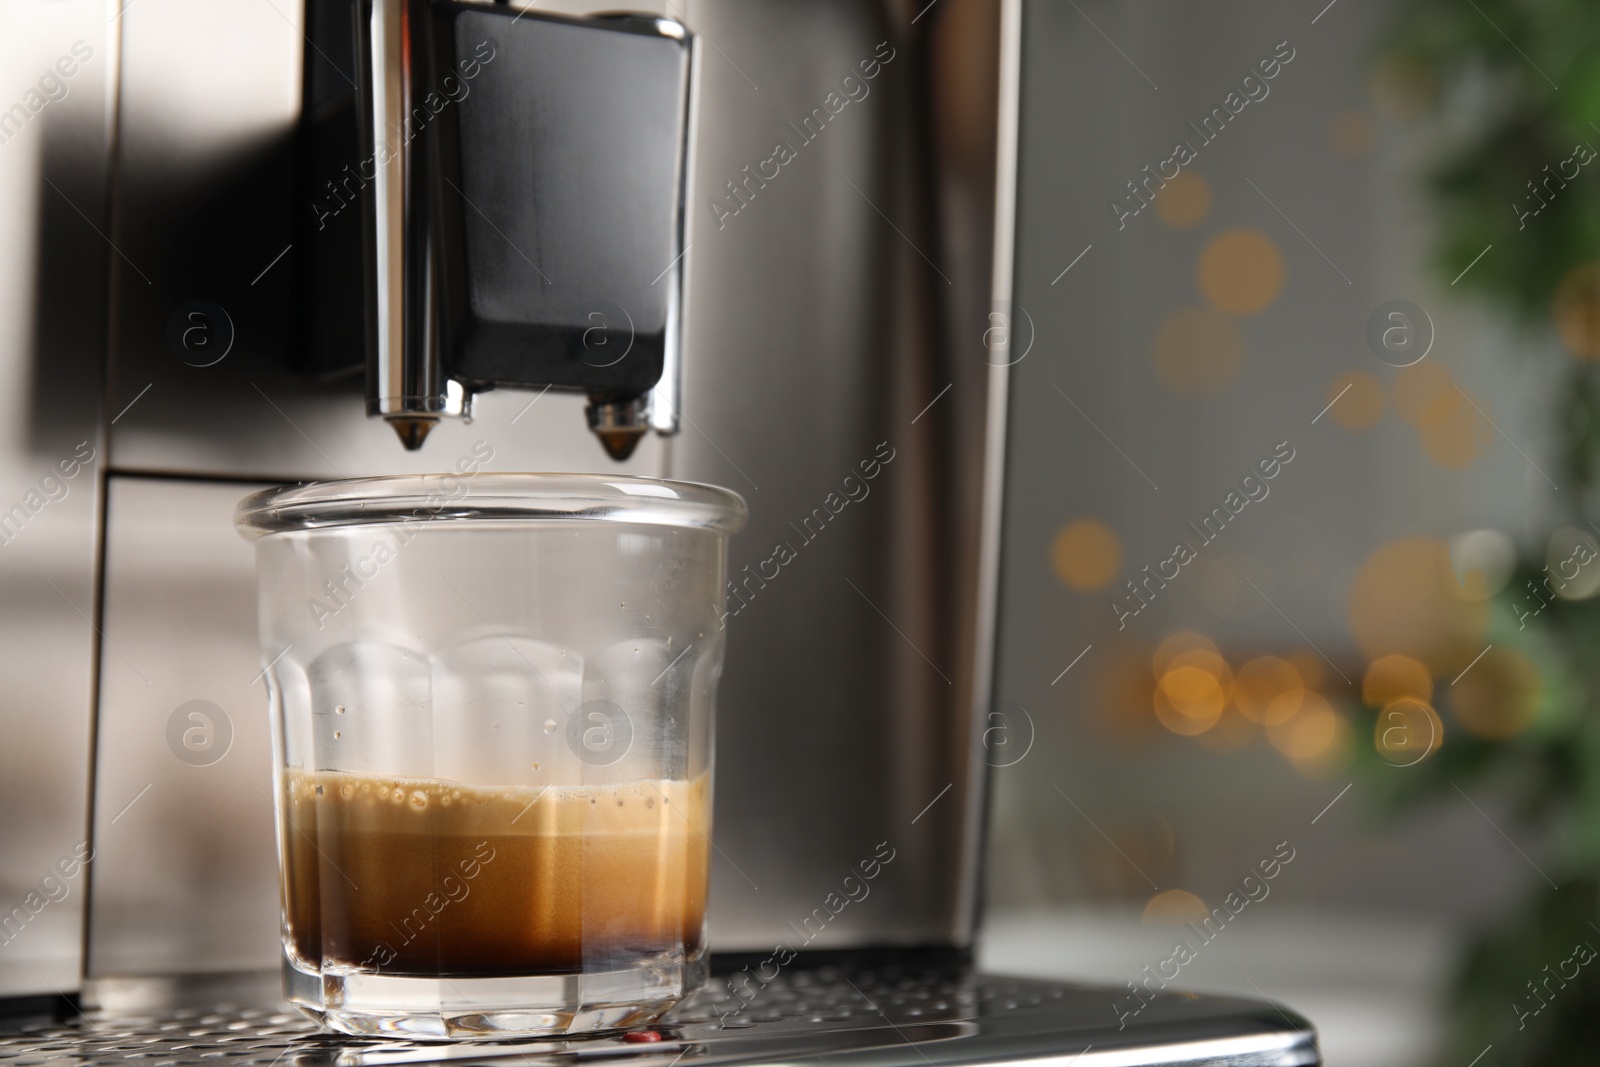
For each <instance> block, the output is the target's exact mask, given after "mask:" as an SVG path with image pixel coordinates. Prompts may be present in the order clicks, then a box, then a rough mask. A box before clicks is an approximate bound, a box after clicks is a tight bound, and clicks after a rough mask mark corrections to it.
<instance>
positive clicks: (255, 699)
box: [85, 476, 278, 978]
mask: <svg viewBox="0 0 1600 1067" xmlns="http://www.w3.org/2000/svg"><path fill="white" fill-rule="evenodd" d="M255 488H258V486H255V485H250V484H244V483H221V484H208V483H204V482H189V481H172V480H167V479H155V478H129V477H121V476H113V477H112V478H111V479H110V486H109V490H108V493H107V498H106V517H107V531H108V533H107V540H106V549H105V613H104V621H103V626H102V628H103V630H104V632H105V641H104V643H103V645H102V651H101V664H100V686H101V689H100V716H99V737H98V739H97V752H98V764H97V766H96V768H95V775H96V789H95V810H94V842H95V861H94V881H93V886H92V892H93V897H92V905H91V906H92V909H93V922H92V923H91V924H90V927H89V944H88V963H87V966H86V968H85V970H86V972H87V974H88V975H89V976H90V977H91V978H93V977H99V976H105V975H123V974H183V973H194V972H203V971H223V970H244V969H251V968H270V967H274V966H276V965H277V960H278V888H277V887H278V875H277V857H276V854H275V852H274V846H273V841H274V831H273V807H272V799H271V798H272V743H271V735H270V732H269V730H268V723H267V702H266V690H265V688H264V686H263V684H262V683H261V681H260V680H259V674H260V670H261V663H260V654H259V652H258V645H257V641H256V584H255V555H254V551H253V549H252V547H251V545H250V544H249V543H248V542H246V541H245V540H244V539H243V538H241V537H240V536H239V535H238V534H237V533H235V532H234V529H233V507H234V505H235V504H237V503H238V502H239V500H240V499H241V498H242V497H244V495H245V494H246V493H248V492H250V491H251V490H253V489H255ZM193 700H205V701H210V702H211V703H213V704H215V705H216V706H217V707H218V708H220V709H221V710H222V714H223V716H224V717H225V719H217V717H216V716H212V718H213V719H216V721H215V722H213V723H212V726H213V728H214V733H213V734H212V735H211V737H210V739H209V741H210V744H211V746H212V747H210V748H209V749H207V748H206V746H205V742H207V740H208V739H207V738H206V737H205V736H204V735H203V734H202V735H195V736H194V738H193V741H194V744H195V748H196V754H194V755H190V757H189V760H188V761H186V760H185V759H183V758H180V756H179V755H178V752H177V750H176V749H174V748H173V747H172V745H171V744H169V735H168V731H169V722H170V721H171V720H172V719H173V717H174V715H175V713H176V712H177V711H178V709H179V708H180V707H181V706H182V705H184V704H186V703H188V702H189V701H193ZM178 717H179V719H180V723H181V728H182V729H189V728H191V727H192V726H199V727H202V728H203V727H204V724H203V723H198V722H193V721H192V720H189V719H188V715H187V713H185V714H183V715H180V716H178ZM224 722H225V723H226V726H225V727H224ZM224 733H227V734H229V735H231V739H230V740H229V741H228V742H227V747H225V748H223V747H222V746H223V744H224ZM219 751H220V753H221V754H220V755H218V752H219ZM213 757H216V758H215V759H214V761H212V758H213ZM206 761H211V762H206Z"/></svg>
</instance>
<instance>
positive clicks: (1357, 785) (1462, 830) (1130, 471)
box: [984, 0, 1600, 1065]
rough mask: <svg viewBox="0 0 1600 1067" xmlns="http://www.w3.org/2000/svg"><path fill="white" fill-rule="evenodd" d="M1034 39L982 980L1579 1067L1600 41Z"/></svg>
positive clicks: (1561, 15) (1591, 27) (1427, 14)
mask: <svg viewBox="0 0 1600 1067" xmlns="http://www.w3.org/2000/svg"><path fill="white" fill-rule="evenodd" d="M1026 26H1027V32H1026V36H1025V44H1024V61H1023V99H1022V134H1021V163H1020V191H1019V207H1018V213H1019V218H1018V226H1017V231H1018V259H1017V275H1016V279H1017V284H1016V304H1017V307H1016V309H1015V316H1014V320H1013V329H1014V330H1016V331H1018V332H1017V335H1016V336H1014V337H1013V344H1014V345H1015V346H1018V348H1019V350H1020V346H1023V345H1024V344H1025V343H1026V341H1029V340H1031V348H1029V349H1028V350H1027V354H1026V355H1025V356H1024V357H1022V359H1021V362H1020V363H1018V364H1017V366H1016V367H1015V368H1014V372H1013V373H1014V374H1015V378H1014V379H1013V382H1014V386H1015V390H1014V393H1013V398H1014V399H1013V409H1012V412H1013V415H1012V417H1013V423H1012V429H1011V433H1012V437H1011V447H1010V451H1009V457H1008V458H1009V462H1010V471H1009V484H1008V500H1007V507H1006V515H1005V538H1006V539H1005V548H1004V564H1003V566H1004V579H1003V593H1002V607H1001V641H1000V666H999V669H1000V682H999V695H1000V697H1001V698H1003V700H1005V701H1008V702H1009V704H1007V705H1003V706H1002V707H1001V709H1000V710H1001V713H1002V714H1001V715H1000V716H998V717H992V718H993V722H994V731H993V736H992V738H991V740H992V741H993V742H996V743H997V744H992V745H991V751H992V752H997V753H998V752H1008V754H1007V755H1005V756H1004V757H1003V758H1001V757H996V758H994V759H992V761H991V762H993V763H996V764H1007V763H1010V765H1009V766H1001V768H1000V769H998V770H997V771H996V772H995V775H996V778H995V787H994V792H993V799H992V811H991V822H990V838H989V846H988V847H989V853H988V855H989V866H988V870H987V883H986V884H987V896H986V900H987V912H986V914H987V926H986V940H985V942H984V958H985V962H986V963H987V965H989V966H991V967H1003V968H1007V969H1012V970H1018V971H1022V970H1027V971H1031V972H1033V973H1056V974H1060V973H1072V974H1078V975H1085V976H1093V977H1096V978H1102V979H1104V980H1106V981H1109V982H1116V983H1121V982H1128V981H1137V980H1139V979H1140V978H1141V977H1142V975H1143V974H1144V973H1148V972H1145V971H1144V970H1143V969H1144V968H1146V967H1147V966H1148V967H1150V968H1151V969H1152V970H1153V969H1155V968H1156V966H1157V965H1158V964H1161V963H1162V961H1165V960H1168V959H1169V957H1171V956H1172V955H1173V952H1174V947H1175V944H1176V943H1177V942H1179V941H1182V942H1185V943H1187V944H1188V945H1189V946H1190V947H1191V948H1193V949H1194V958H1193V959H1192V960H1191V961H1187V962H1184V963H1183V964H1182V967H1181V975H1182V977H1181V979H1180V980H1179V982H1180V983H1181V984H1183V985H1185V986H1187V987H1189V988H1194V989H1209V990H1227V991H1231V992H1236V993H1244V994H1251V993H1256V992H1261V991H1270V992H1271V994H1272V995H1273V996H1275V997H1278V998H1280V999H1282V1000H1284V1001H1285V1002H1287V1003H1289V1004H1292V1005H1293V1006H1295V1007H1296V1008H1298V1009H1299V1010H1301V1011H1302V1012H1304V1013H1305V1014H1306V1015H1307V1016H1308V1017H1310V1018H1312V1019H1314V1020H1315V1021H1316V1022H1317V1024H1318V1027H1319V1030H1320V1032H1321V1035H1322V1040H1323V1047H1324V1050H1325V1052H1326V1055H1327V1059H1328V1061H1329V1062H1330V1063H1335V1064H1337V1063H1341V1062H1344V1063H1365V1064H1394V1065H1400V1064H1430V1063H1460V1064H1466V1063H1468V1062H1475V1061H1474V1057H1477V1056H1479V1055H1481V1054H1483V1053H1484V1051H1485V1049H1486V1047H1487V1046H1490V1045H1492V1046H1493V1050H1492V1051H1491V1052H1489V1053H1488V1058H1486V1059H1484V1061H1483V1062H1485V1063H1569V1062H1570V1063H1576V1062H1584V1061H1585V1060H1584V1058H1585V1057H1588V1056H1591V1055H1592V1052H1591V1051H1588V1050H1590V1049H1592V1048H1593V1044H1592V1042H1593V1039H1594V1036H1595V1034H1594V1028H1595V1026H1596V1025H1597V1024H1596V1022H1595V1021H1594V1020H1595V1018H1596V1016H1595V1013H1594V1012H1593V1006H1594V1004H1595V1003H1596V998H1597V996H1600V982H1597V980H1596V978H1595V972H1594V971H1593V969H1590V968H1586V967H1583V966H1582V962H1583V960H1584V957H1585V952H1584V951H1583V949H1582V948H1581V947H1580V946H1583V945H1587V946H1593V945H1596V944H1600V930H1597V929H1596V928H1595V926H1594V925H1593V923H1594V921H1595V917H1596V914H1597V909H1596V903H1597V901H1596V886H1597V875H1600V852H1597V850H1596V845H1597V844H1600V841H1597V839H1596V830H1595V828H1596V826H1600V823H1597V821H1596V819H1595V818H1594V815H1595V813H1596V809H1595V805H1596V802H1597V800H1600V797H1597V796H1596V792H1595V789H1596V787H1595V783H1596V781H1600V778H1597V775H1596V773H1595V771H1596V770H1597V769H1600V768H1597V766H1596V765H1597V762H1600V747H1597V741H1600V737H1597V734H1596V731H1595V727H1594V716H1593V712H1592V701H1593V695H1592V694H1593V688H1594V687H1593V682H1594V677H1593V674H1594V668H1593V659H1594V657H1593V655H1592V647H1593V637H1594V635H1595V632H1596V626H1597V622H1600V619H1597V613H1596V611H1595V607H1594V605H1595V601H1594V600H1593V599H1592V598H1593V597H1594V596H1595V594H1596V593H1597V592H1600V563H1595V562H1593V561H1594V560H1595V558H1596V555H1597V549H1600V544H1597V533H1600V531H1597V530H1596V528H1595V527H1594V525H1593V524H1592V523H1591V522H1590V518H1589V517H1590V514H1591V510H1590V509H1589V507H1588V504H1589V497H1590V496H1591V485H1592V482H1593V480H1594V477H1595V463H1596V459H1597V458H1600V452H1597V442H1600V437H1597V434H1600V426H1597V424H1596V422H1595V414H1596V412H1597V405H1596V387H1595V363H1594V362H1593V361H1594V360H1595V359H1596V358H1597V357H1600V303H1597V301H1600V288H1597V279H1600V266H1597V265H1596V263H1595V260H1596V256H1597V245H1596V237H1597V231H1600V208H1597V200H1596V195H1595V191H1594V185H1593V182H1594V180H1595V179H1594V178H1593V175H1592V173H1591V170H1592V168H1588V167H1587V166H1586V165H1585V163H1584V162H1583V161H1584V160H1585V159H1589V160H1592V159H1593V158H1594V155H1595V153H1594V149H1593V147H1590V146H1594V145H1597V144H1600V129H1597V128H1596V127H1595V125H1594V124H1593V122H1592V121H1591V120H1595V119H1597V118H1600V63H1596V61H1595V60H1594V57H1593V50H1592V47H1590V46H1591V45H1592V44H1593V42H1594V41H1595V40H1596V34H1597V33H1600V15H1597V13H1596V11H1595V9H1594V7H1593V5H1582V4H1578V3H1569V2H1563V0H1543V2H1508V0H1476V2H1472V3H1464V4H1458V3H1434V2H1430V0H1407V2H1402V3H1391V4H1365V3H1358V2H1355V0H1335V2H1334V3H1327V0H1307V2H1298V0H1297V2H1296V3H1293V4H1279V3H1252V2H1232V0H1230V2H1223V3H1200V4H1184V5H1172V4H1158V3H1153V2H1139V0H1116V2H1110V0H1071V2H1066V3H1056V2H1043V0H1039V2H1033V3H1029V4H1028V5H1027V7H1026ZM1291 56H1292V58H1289V57H1291ZM1264 60H1265V61H1269V62H1268V65H1267V66H1259V64H1261V63H1262V61H1264ZM1264 73H1268V74H1271V75H1272V76H1271V77H1270V78H1265V77H1262V75H1263V74H1264ZM1252 74H1253V75H1255V77H1254V78H1249V79H1247V76H1248V75H1252ZM1230 94H1234V95H1231V96H1230ZM1213 109H1220V110H1219V111H1218V112H1217V116H1216V117H1212V118H1211V121H1210V124H1209V126H1207V125H1206V124H1205V120H1206V119H1207V117H1208V116H1212V115H1213ZM1178 142H1186V143H1187V145H1188V146H1189V147H1190V148H1191V149H1192V150H1193V151H1192V155H1189V156H1188V158H1187V161H1186V160H1185V159H1184V158H1183V156H1182V155H1178V156H1176V157H1175V145H1176V144H1177V143H1178ZM1175 164H1181V166H1177V165H1175ZM1174 170H1177V171H1178V174H1177V176H1176V177H1173V171H1174ZM1163 179H1170V180H1163ZM1130 183H1131V184H1130ZM1030 331H1031V334H1030ZM1025 334H1027V335H1029V336H1026V337H1025V336H1024V335H1025ZM1291 454H1292V459H1288V458H1286V457H1287V456H1289V455H1291ZM1275 457H1276V458H1277V459H1281V460H1283V462H1282V463H1281V464H1275V465H1269V467H1268V468H1267V469H1268V470H1270V471H1272V473H1273V474H1274V475H1275V476H1274V477H1272V478H1270V480H1268V479H1263V478H1260V477H1259V476H1260V473H1261V471H1260V470H1259V469H1258V464H1259V463H1261V461H1263V460H1268V461H1272V460H1274V458H1275ZM1252 474H1255V475H1257V477H1256V478H1254V479H1251V478H1247V476H1249V475H1252ZM1230 494H1233V495H1232V496H1230ZM1213 509H1224V510H1223V511H1222V512H1221V513H1220V514H1219V516H1217V517H1211V516H1212V515H1213ZM1208 517H1210V523H1209V525H1208V526H1204V527H1203V526H1202V522H1203V520H1206V519H1207V518H1208ZM1219 530H1220V532H1218V531H1219ZM1179 545H1186V546H1187V547H1188V549H1189V552H1188V553H1175V549H1176V548H1177V546H1179ZM1174 572H1176V576H1174ZM1152 575H1159V577H1156V578H1153V579H1152V578H1151V576H1152ZM1130 582H1132V583H1133V585H1130V584H1129V583H1130ZM1134 586H1137V587H1138V588H1137V590H1135V589H1134ZM1028 742H1031V746H1032V747H1031V750H1028V749H1027V747H1026V745H1027V743H1028ZM1008 746H1009V751H1008ZM1024 752H1026V754H1025V755H1024ZM1012 761H1014V762H1012ZM1284 843H1287V848H1288V849H1292V852H1293V857H1294V858H1293V860H1292V861H1291V862H1289V863H1287V864H1286V865H1284V866H1283V867H1282V869H1281V870H1280V871H1278V873H1277V875H1276V877H1275V878H1273V879H1272V880H1271V881H1270V882H1268V883H1266V884H1265V885H1266V889H1267V890H1269V892H1268V894H1267V895H1266V896H1264V897H1261V899H1260V900H1255V899H1250V898H1248V897H1245V893H1246V889H1245V888H1241V883H1242V881H1243V880H1244V879H1245V878H1246V877H1247V876H1250V875H1253V874H1257V872H1258V870H1259V867H1258V864H1259V863H1260V862H1261V861H1263V860H1269V859H1271V858H1272V857H1273V855H1274V850H1275V849H1277V848H1279V847H1280V845H1282V844H1284ZM1256 884H1257V883H1250V885H1252V886H1253V885H1256ZM1246 888H1248V886H1247V887H1246ZM1252 892H1254V894H1255V895H1256V896H1260V895H1261V892H1262V890H1261V889H1260V888H1256V889H1253V890H1252ZM1230 894H1235V896H1233V897H1232V898H1231V900H1230ZM1241 897H1244V898H1245V899H1244V901H1243V904H1242V905H1241V904H1240V903H1239V901H1240V898H1241ZM1211 909H1223V910H1222V916H1223V917H1224V918H1225V919H1227V920H1228V921H1227V922H1226V925H1225V926H1222V923H1221V921H1220V920H1217V919H1213V920H1212V923H1211V925H1210V926H1209V927H1205V928H1202V929H1197V927H1198V926H1199V924H1200V923H1201V921H1202V920H1203V919H1204V918H1205V917H1206V916H1207V915H1208V914H1210V912H1211ZM1186 924H1194V925H1186ZM1219 926H1221V927H1222V932H1221V933H1213V932H1212V931H1214V930H1215V929H1216V928H1218V927H1219ZM1207 934H1209V935H1210V936H1211V937H1213V938H1214V940H1207V939H1206V936H1205V935H1207ZM1587 955H1588V956H1589V957H1592V956H1593V949H1592V947H1591V948H1589V949H1588V951H1587ZM1167 967H1168V971H1167V972H1166V973H1170V967H1171V964H1167ZM1553 974H1560V975H1561V976H1562V977H1560V978H1557V979H1556V980H1554V981H1550V980H1549V979H1550V976H1551V975H1553Z"/></svg>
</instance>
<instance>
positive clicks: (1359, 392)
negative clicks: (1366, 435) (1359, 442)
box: [1327, 370, 1384, 432]
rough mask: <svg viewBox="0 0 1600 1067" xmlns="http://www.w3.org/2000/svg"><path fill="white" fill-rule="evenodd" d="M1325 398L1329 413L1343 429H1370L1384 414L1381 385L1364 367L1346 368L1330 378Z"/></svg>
mask: <svg viewBox="0 0 1600 1067" xmlns="http://www.w3.org/2000/svg"><path fill="white" fill-rule="evenodd" d="M1335 397H1338V403H1333V401H1334V398H1335ZM1327 399H1328V403H1333V407H1331V408H1329V409H1328V417H1329V418H1331V419H1332V420H1333V421H1334V422H1336V423H1338V424H1339V425H1340V426H1343V427H1344V428H1345V429H1346V430H1352V431H1357V432H1359V431H1361V430H1370V429H1372V427H1374V426H1376V425H1377V424H1378V420H1379V419H1381V418H1383V409H1384V396H1383V385H1382V384H1381V383H1380V382H1379V381H1378V379H1377V378H1375V377H1373V376H1372V375H1370V374H1368V373H1367V372H1366V371H1360V370H1357V371H1345V372H1344V373H1343V374H1341V375H1339V376H1338V377H1337V378H1335V379H1334V380H1333V381H1331V382H1329V383H1328V392H1327Z"/></svg>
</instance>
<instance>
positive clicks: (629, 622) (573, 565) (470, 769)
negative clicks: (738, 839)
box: [237, 448, 744, 1040]
mask: <svg viewBox="0 0 1600 1067" xmlns="http://www.w3.org/2000/svg"><path fill="white" fill-rule="evenodd" d="M484 451H485V453H486V456H487V457H492V450H490V449H487V448H486V449H485V450H484ZM475 454H476V451H475ZM485 461H487V460H485ZM743 519H744V505H743V502H742V501H740V500H739V498H738V497H737V496H735V495H734V494H732V493H729V492H727V491H725V490H721V489H715V488H712V487H709V486H699V485H689V484H686V483H680V482H663V481H655V480H646V479H634V478H625V477H608V478H604V479H601V478H593V477H588V476H583V475H553V474H490V473H487V472H486V471H480V470H476V469H473V470H468V471H467V472H465V473H463V474H462V475H460V476H455V475H451V476H432V475H429V476H420V477H401V478H374V479H363V480H358V481H350V482H329V483H320V484H317V483H313V484H310V485H303V486H297V487H293V488H287V489H281V490H274V491H271V492H268V493H264V494H258V495H256V496H254V497H251V498H249V499H247V500H246V501H245V502H244V503H243V504H241V505H240V508H239V512H238V516H237V520H238V524H239V526H240V529H241V530H242V531H244V532H245V533H246V535H247V536H250V537H253V538H254V539H255V543H256V560H257V571H258V579H259V583H258V584H259V593H260V609H261V616H260V624H261V645H262V662H263V664H264V671H265V676H266V679H267V690H268V694H269V697H270V701H271V710H272V719H273V729H274V749H275V753H276V758H277V763H278V767H277V775H278V776H277V802H276V804H277V813H278V846H279V849H278V854H279V863H280V882H281V888H282V897H283V908H282V922H283V930H282V941H283V962H284V983H285V995H286V997H287V999H288V1001H289V1003H290V1004H292V1005H294V1006H295V1007H296V1008H298V1009H299V1010H301V1011H303V1012H305V1013H306V1014H308V1015H310V1016H311V1017H312V1018H315V1019H317V1020H318V1021H319V1022H321V1023H323V1024H324V1025H325V1026H327V1027H329V1028H330V1029H333V1030H337V1031H340V1032H343V1033H349V1034H359V1035H390V1034H392V1035H395V1036H401V1037H408V1038H431V1039H445V1040H449V1039H471V1038H508V1037H525V1036H544V1035H567V1034H583V1033H592V1032H596V1031H603V1030H614V1029H620V1028H624V1027H630V1026H641V1025H647V1024H649V1023H652V1022H655V1021H656V1020H658V1019H659V1018H660V1017H661V1016H662V1015H664V1014H665V1013H666V1012H667V1011H668V1010H669V1009H670V1008H671V1007H672V1006H673V1005H674V1004H675V1003H677V1002H678V1000H680V999H681V998H682V997H683V996H684V995H685V994H686V993H688V992H690V991H691V990H692V989H694V988H695V987H696V986H697V985H698V984H700V983H701V982H703V981H704V980H705V977H706V973H707V965H708V959H707V950H706V944H707V941H706V911H707V909H706V903H707V902H706V891H707V877H708V873H709V862H710V858H709V853H710V851H711V849H712V845H711V839H710V834H711V832H712V830H711V801H710V798H711V780H712V763H713V760H712V749H711V738H712V720H713V717H714V712H715V703H716V688H717V681H718V679H719V678H720V677H721V674H722V664H723V656H724V650H725V648H726V634H725V631H724V630H723V627H722V604H723V589H724V586H725V582H726V570H727V539H728V536H729V534H731V533H732V532H733V531H734V530H735V529H737V528H738V527H739V526H740V525H741V524H742V522H743Z"/></svg>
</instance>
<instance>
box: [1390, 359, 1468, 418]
mask: <svg viewBox="0 0 1600 1067" xmlns="http://www.w3.org/2000/svg"><path fill="white" fill-rule="evenodd" d="M1455 385H1456V380H1455V378H1453V377H1452V376H1451V374H1450V372H1449V371H1448V370H1446V369H1445V367H1444V365H1443V364H1442V363H1440V362H1438V361H1437V360H1428V359H1424V360H1423V361H1422V362H1421V363H1413V364H1412V365H1411V366H1409V367H1403V368H1401V370H1400V372H1399V373H1398V374H1396V375H1395V376H1394V408H1395V410H1396V411H1398V412H1399V413H1400V417H1401V418H1402V419H1405V420H1406V421H1407V422H1409V423H1411V424H1412V425H1413V426H1419V427H1420V426H1421V425H1422V420H1423V417H1424V416H1426V415H1427V413H1428V409H1429V407H1430V406H1431V405H1432V404H1433V403H1434V401H1436V400H1437V399H1438V398H1439V397H1441V396H1444V395H1445V394H1446V393H1451V392H1454V391H1455Z"/></svg>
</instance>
